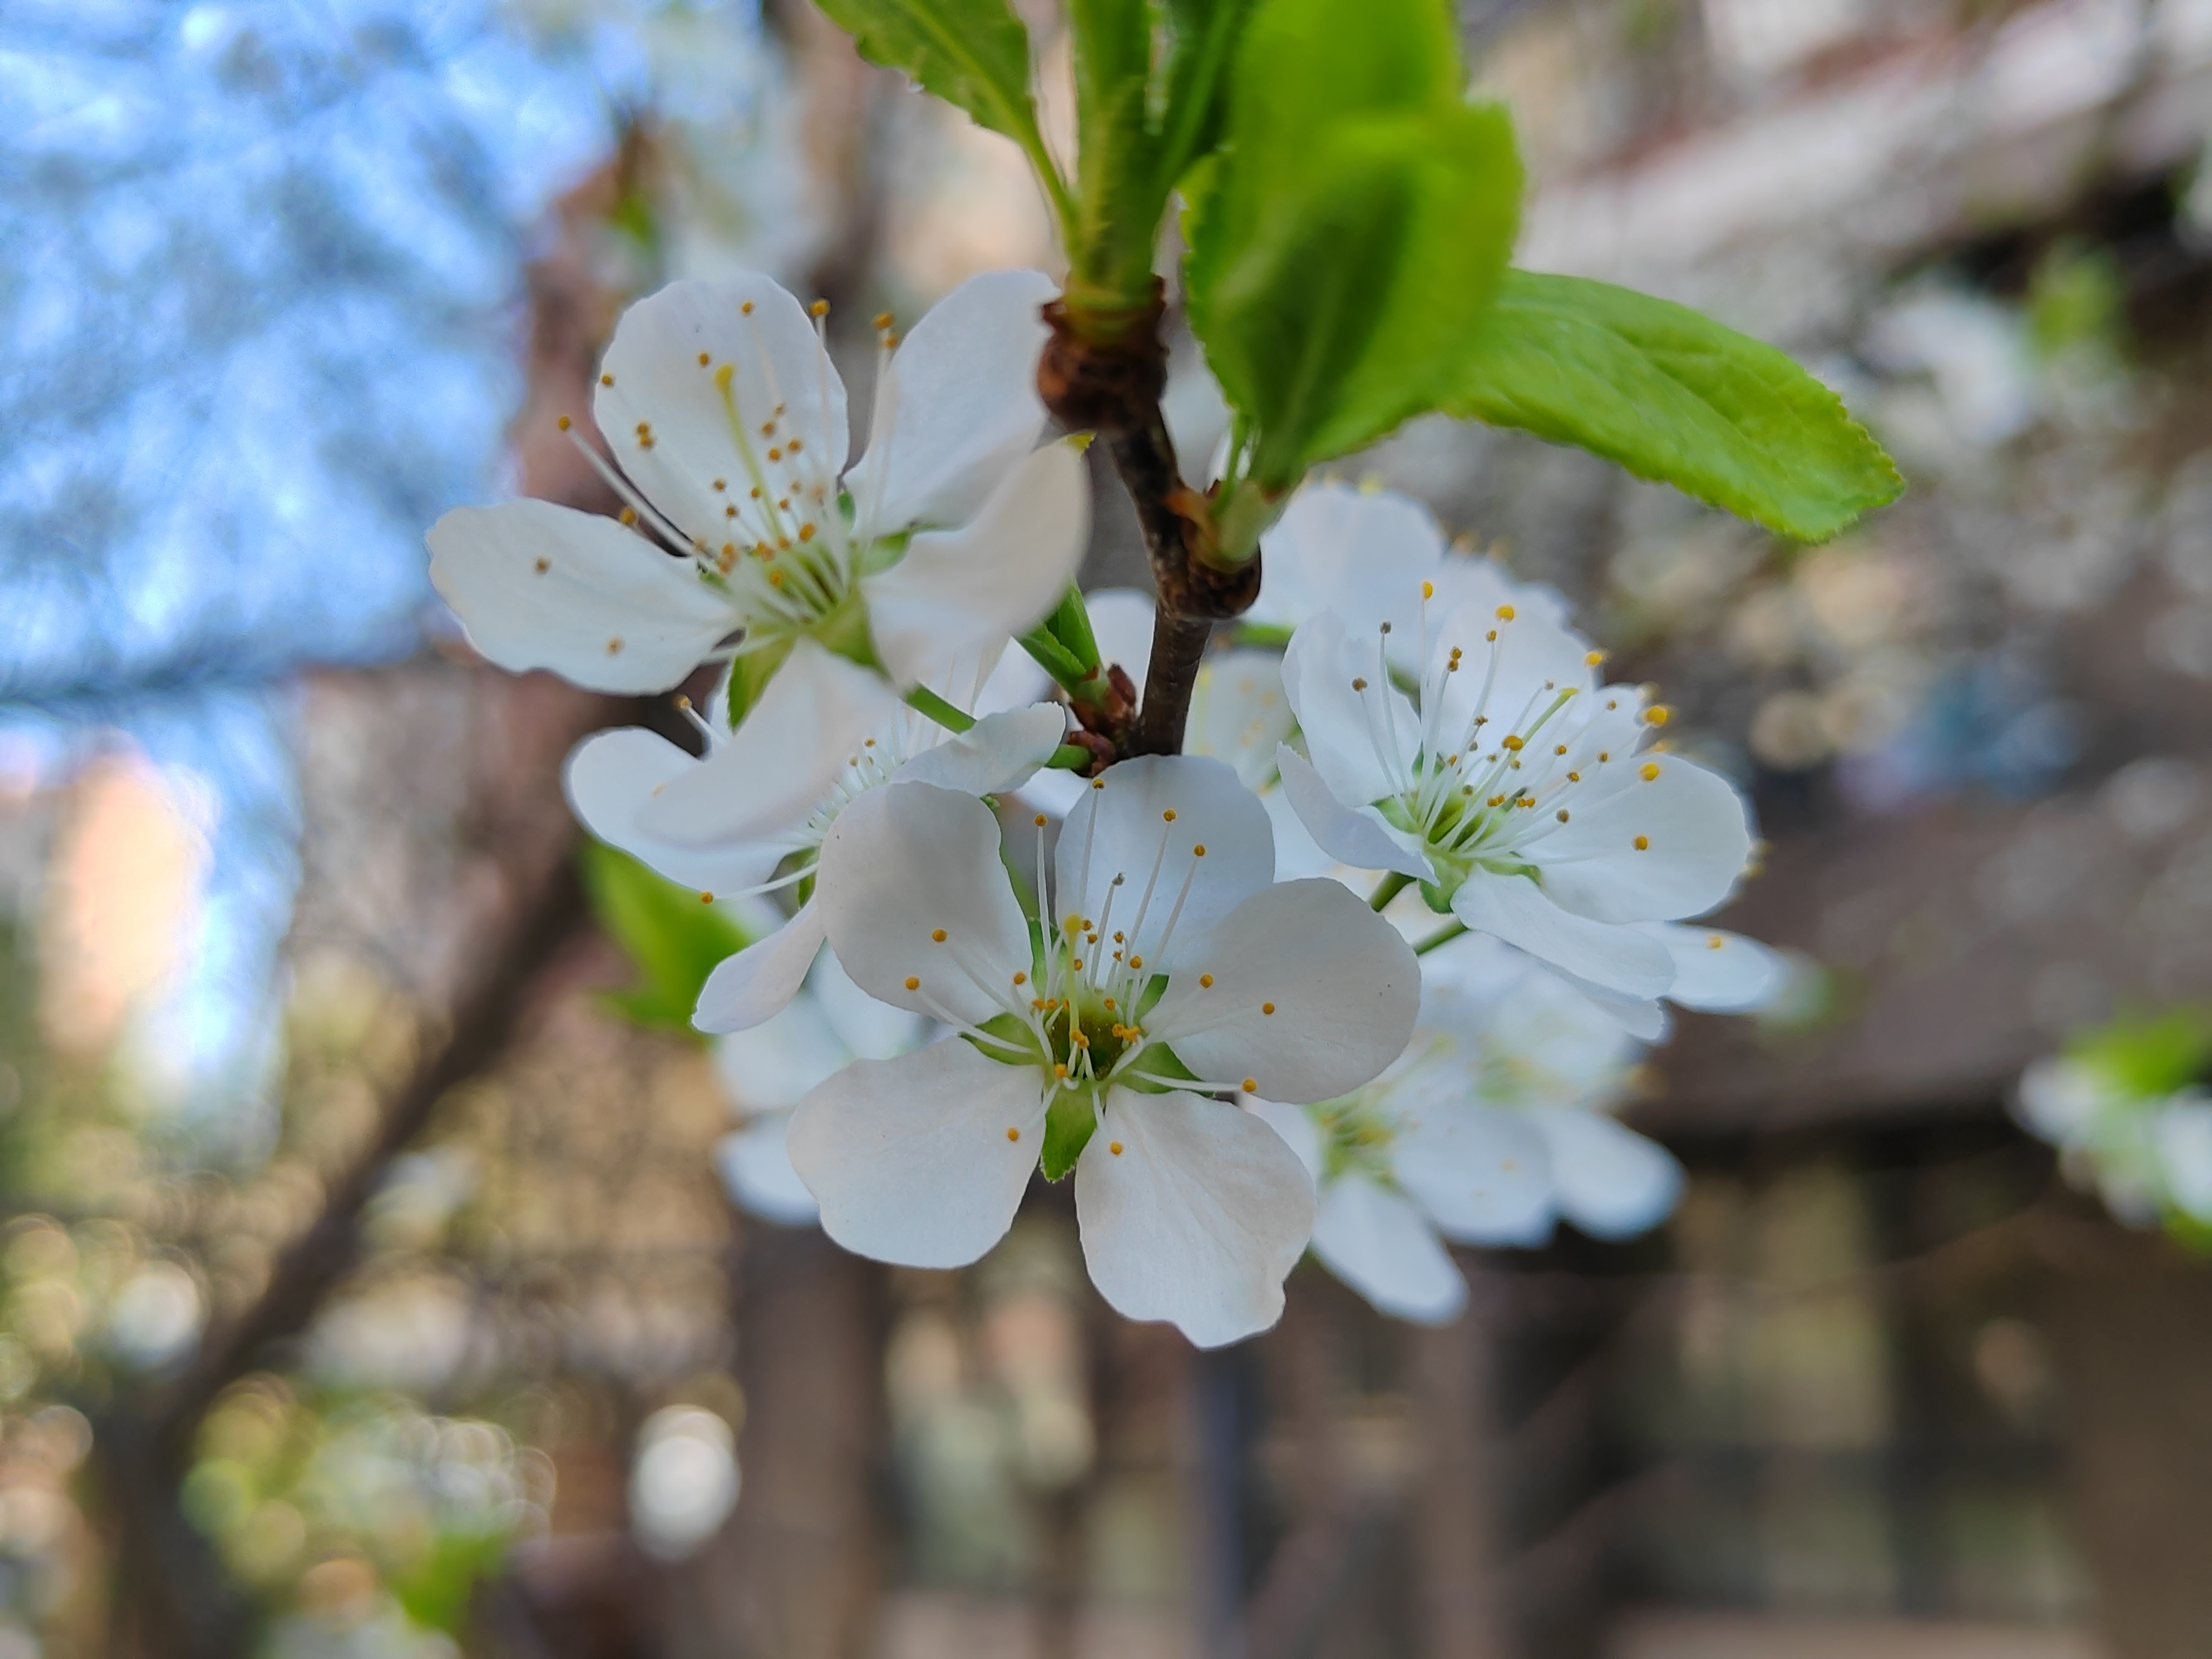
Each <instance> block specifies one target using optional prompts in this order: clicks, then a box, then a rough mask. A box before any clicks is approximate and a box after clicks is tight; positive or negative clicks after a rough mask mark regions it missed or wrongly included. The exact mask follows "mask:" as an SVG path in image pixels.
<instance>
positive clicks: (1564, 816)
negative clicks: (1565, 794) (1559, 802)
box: [1559, 806, 1567, 823]
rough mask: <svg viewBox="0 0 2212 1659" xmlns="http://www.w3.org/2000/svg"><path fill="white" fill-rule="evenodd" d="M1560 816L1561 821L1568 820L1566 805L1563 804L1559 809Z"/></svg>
mask: <svg viewBox="0 0 2212 1659" xmlns="http://www.w3.org/2000/svg"><path fill="white" fill-rule="evenodd" d="M1566 821H1567V809H1566V808H1565V807H1564V806H1562V807H1561V808H1560V809H1559V822H1560V823H1565V822H1566Z"/></svg>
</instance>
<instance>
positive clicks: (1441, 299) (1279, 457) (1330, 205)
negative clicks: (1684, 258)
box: [1187, 0, 1522, 490]
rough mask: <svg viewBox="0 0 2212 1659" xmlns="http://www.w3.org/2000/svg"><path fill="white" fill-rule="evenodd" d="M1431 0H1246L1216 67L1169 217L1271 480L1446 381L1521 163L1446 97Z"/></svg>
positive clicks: (1369, 436) (1332, 450) (1458, 100)
mask: <svg viewBox="0 0 2212 1659" xmlns="http://www.w3.org/2000/svg"><path fill="white" fill-rule="evenodd" d="M1461 85H1462V81H1461V70H1460V60H1459V49H1458V41H1457V35H1456V33H1455V27H1454V24H1453V20H1452V16H1451V14H1450V12H1449V9H1448V8H1446V7H1445V6H1443V5H1442V4H1439V3H1434V0H1396V3H1393V4H1390V5H1387V6H1376V5H1374V4H1372V3H1370V0H1265V3H1263V4H1261V6H1260V8H1259V9H1257V11H1256V12H1255V14H1254V15H1253V17H1252V19H1251V21H1250V22H1249V24H1248V25H1247V26H1246V27H1245V30H1244V34H1243V42H1242V45H1241V46H1239V48H1238V51H1237V61H1236V66H1235V70H1234V73H1233V76H1232V77H1231V90H1230V107H1229V118H1228V125H1227V134H1226V147H1225V149H1224V150H1223V152H1222V153H1221V155H1219V156H1218V159H1217V160H1216V161H1215V162H1214V164H1213V165H1212V167H1210V168H1209V169H1207V177H1206V180H1205V184H1204V186H1203V188H1202V190H1201V191H1200V192H1199V199H1198V200H1197V202H1196V203H1195V204H1194V210H1193V212H1192V214H1191V216H1190V220H1189V222H1188V226H1187V234H1188V239H1189V242H1190V249H1191V253H1190V262H1189V267H1188V289H1189V295H1190V315H1191V320H1192V323H1193V325H1194V327H1195V328H1196V330H1197V332H1198V336H1199V338H1200V340H1201V341H1202V342H1203V343H1205V346H1206V358H1207V361H1208V362H1210V363H1211V364H1212V368H1213V371H1214V373H1215V374H1216V375H1217V376H1218V378H1219V380H1220V381H1221V384H1222V388H1223V390H1224V391H1225V392H1226V393H1227V394H1228V397H1229V400H1230V402H1231V404H1232V405H1233V406H1234V407H1235V408H1236V410H1237V412H1238V414H1239V415H1240V416H1242V417H1243V419H1244V420H1245V421H1246V422H1249V423H1250V424H1251V426H1252V427H1253V428H1255V432H1256V442H1255V448H1254V451H1253V457H1252V461H1251V468H1250V471H1251V476H1252V477H1255V478H1256V479H1257V480H1258V481H1259V483H1261V484H1262V485H1264V486H1266V487H1267V488H1268V489H1273V490H1281V489H1288V488H1289V487H1290V486H1291V485H1292V484H1295V483H1297V480H1298V478H1299V477H1301V476H1302V475H1303V474H1304V471H1306V469H1307V468H1309V467H1310V466H1311V465H1314V464H1315V463H1316V462H1318V461H1322V460H1326V459H1329V458H1330V457H1332V456H1335V455H1340V454H1344V453H1347V452H1349V451H1351V450H1353V449H1358V448H1360V447H1364V446H1365V445H1367V444H1370V443H1372V442H1373V441H1375V440H1376V439H1377V438H1380V437H1382V436H1383V435H1384V434H1386V433H1388V432H1389V431H1390V430H1391V429H1392V428H1394V427H1395V426H1397V425H1398V424H1400V423H1401V422H1403V421H1405V420H1407V418H1409V417H1410V416H1414V415H1417V414H1419V413H1422V412H1423V411H1425V410H1429V409H1433V408H1435V407H1436V406H1437V403H1438V402H1439V401H1440V399H1441V398H1443V396H1445V395H1446V394H1447V393H1448V392H1449V391H1450V390H1452V389H1453V388H1452V383H1451V380H1450V378H1449V366H1450V365H1451V363H1452V362H1454V361H1455V358H1456V357H1457V356H1459V355H1460V354H1462V352H1463V351H1464V350H1465V349H1466V348H1467V346H1468V343H1470V342H1471V340H1472V339H1473V337H1474V330H1475V329H1476V327H1477V326H1478V325H1479V324H1480V317H1481V312H1482V309H1483V307H1484V305H1485V303H1486V301H1487V300H1488V298H1489V296H1490V294H1491V292H1492V289H1493V288H1494V286H1495V284H1496V283H1497V281H1498V276H1499V274H1500V273H1501V272H1502V271H1503V270H1504V267H1505V261H1506V258H1507V257H1508V255H1509V254H1510V252H1512V245H1513V236H1514V232H1515V229H1516V226H1517V222H1518V216H1519V209H1520V197H1521V183H1522V178H1521V165H1520V161H1519V158H1518V156H1517V155H1516V153H1515V150H1514V145H1513V134H1512V125H1511V122H1510V119H1509V118H1507V116H1506V114H1505V112H1504V110H1502V109H1501V108H1499V107H1498V106H1495V105H1469V104H1467V103H1465V102H1463V101H1462V97H1461Z"/></svg>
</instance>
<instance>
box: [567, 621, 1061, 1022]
mask: <svg viewBox="0 0 2212 1659" xmlns="http://www.w3.org/2000/svg"><path fill="white" fill-rule="evenodd" d="M980 666H981V659H973V658H971V659H969V669H968V673H967V675H966V677H965V678H966V684H965V685H964V686H956V685H955V684H953V678H954V674H953V671H946V672H945V674H943V675H940V676H939V678H940V682H941V683H942V684H944V685H945V689H946V690H947V691H948V692H950V693H952V694H953V695H951V696H947V697H946V699H945V700H946V701H948V702H951V703H952V704H953V705H954V707H955V708H961V709H963V711H964V709H965V708H975V707H977V706H979V699H981V698H984V697H986V696H987V693H988V684H987V682H986V681H985V679H984V677H983V676H982V675H981V672H980ZM983 706H987V705H983ZM715 707H716V708H717V710H718V711H720V710H721V709H723V708H725V702H724V700H723V699H722V698H720V697H717V698H716V699H715ZM692 719H693V720H694V722H695V723H696V726H698V729H699V731H700V732H701V734H702V737H703V738H704V739H705V742H706V744H707V753H706V755H705V756H704V757H703V758H702V757H694V756H693V755H691V754H690V753H689V752H688V751H687V750H684V749H681V748H679V747H678V745H676V744H672V743H671V742H669V741H668V739H667V738H663V737H661V736H659V734H658V733H656V732H649V731H647V730H646V729H645V728H643V727H641V726H626V727H623V728H620V729H617V730H615V731H611V732H599V733H598V734H597V735H595V736H593V737H590V738H586V739H585V740H584V741H583V742H582V743H580V744H578V745H577V746H576V749H575V750H574V753H573V754H571V755H570V756H569V757H568V775H567V783H568V800H569V804H570V805H571V806H573V807H574V809H575V812H576V816H577V817H579V818H580V819H582V820H583V822H584V823H585V825H586V828H588V829H590V830H591V831H592V834H594V835H596V836H599V839H600V840H602V841H605V842H609V843H611V844H612V845H613V846H616V847H618V848H622V850H623V851H624V852H626V853H629V854H631V855H632V856H633V857H635V858H638V859H641V860H643V861H644V862H645V863H646V864H647V865H649V866H652V867H653V869H655V870H657V871H659V872H660V873H661V874H662V875H664V876H666V877H667V878H669V879H670V880H671V881H678V882H681V883H683V884H685V885H687V886H691V887H696V888H698V889H700V890H701V891H702V894H705V895H707V896H709V897H710V898H734V897H738V896H744V895H750V894H756V893H763V892H773V891H791V892H794V893H796V894H798V895H799V900H800V902H799V905H798V907H797V909H796V910H795V912H794V913H793V915H792V916H791V917H790V919H789V920H788V921H786V922H784V923H783V925H782V926H781V927H778V928H776V929H775V930H774V931H773V932H771V933H769V934H767V935H766V936H765V937H764V938H762V939H757V940H756V941H755V942H754V943H752V944H751V945H748V946H746V947H745V949H744V950H743V951H738V953H737V954H736V955H735V956H733V957H730V958H729V959H728V960H726V962H724V963H722V964H721V965H720V967H718V968H716V969H715V970H714V973H713V974H712V975H710V976H709V977H708V981H707V983H706V985H705V986H704V987H702V989H701V991H700V994H699V1006H698V1008H697V1009H696V1012H694V1014H693V1016H692V1019H693V1023H694V1024H696V1025H697V1026H698V1027H699V1029H700V1030H703V1031H714V1032H725V1033H726V1032H732V1031H742V1030H747V1029H748V1028H750V1027H751V1026H754V1025H757V1024H760V1023H761V1022H762V1021H763V1020H766V1019H769V1018H771V1017H772V1016H774V1015H775V1013H777V1012H778V1011H780V1010H781V1009H782V1008H783V1007H784V1006H785V1005H786V1004H787V1003H788V1002H789V1001H790V1000H791V999H792V997H793V995H794V994H796V993H797V992H798V989H799V985H800V983H801V981H804V980H805V977H806V974H807V970H808V969H809V968H811V966H812V965H813V963H814V959H815V957H816V955H817V952H818V951H820V950H821V948H822V939H823V933H822V915H821V912H820V910H819V908H818V907H817V904H816V902H814V899H813V896H812V895H811V892H810V891H809V889H810V886H811V883H812V880H813V877H814V872H815V863H816V859H817V854H818V852H819V849H820V848H821V846H822V842H823V836H826V835H827V834H828V833H829V829H830V827H831V825H833V824H834V823H836V820H837V816H838V814H839V813H840V812H841V811H843V810H844V809H845V808H846V807H847V806H848V805H849V804H850V803H851V802H852V801H853V800H854V799H855V798H856V797H857V796H859V795H860V794H862V793H866V791H868V790H870V789H873V788H876V787H879V786H880V785H883V784H885V783H888V782H890V781H893V780H896V779H915V780H920V781H926V782H930V783H936V784H940V785H943V786H944V787H947V788H952V789H959V790H963V791H966V792H967V793H971V794H978V795H981V794H988V793H994V792H995V791H998V790H1001V789H1012V788H1014V787H1018V786H1019V785H1020V784H1022V783H1024V782H1026V781H1028V780H1029V778H1030V775H1031V774H1032V773H1034V772H1035V771H1036V769H1037V768H1038V767H1039V766H1040V765H1042V763H1044V761H1045V760H1046V759H1047V758H1048V757H1050V755H1051V754H1052V752H1053V750H1054V749H1055V748H1057V747H1058V746H1059V744H1060V736H1061V733H1062V732H1064V731H1065V729H1066V714H1065V713H1064V712H1063V711H1062V710H1061V709H1060V708H1059V706H1058V705H1056V704H1052V703H1036V704H1032V705H1030V706H1028V707H1025V708H1008V709H1000V710H999V711H997V712H995V713H988V714H984V715H983V716H982V718H981V719H980V720H976V721H975V725H974V726H971V727H970V728H969V730H967V731H965V732H959V733H957V734H956V733H953V732H948V731H947V730H946V729H945V727H943V726H939V725H937V724H936V723H934V722H933V721H932V720H927V719H925V718H924V717H923V716H921V714H917V713H916V712H915V711H914V710H913V709H911V708H908V707H906V706H905V705H904V704H903V703H902V702H900V701H899V700H898V698H896V696H893V695H892V694H891V692H890V690H889V689H888V688H887V687H886V686H885V685H884V682H883V681H882V679H881V678H879V677H878V676H877V675H875V674H872V673H870V672H869V671H866V670H865V669H862V668H859V667H857V666H855V665H854V664H852V663H850V662H848V661H847V660H846V659H843V658H842V657H838V656H835V655H833V654H831V653H829V651H827V650H826V649H824V648H823V647H821V646H820V645H817V644H816V643H815V642H814V641H811V640H801V641H799V642H798V643H797V644H795V645H794V646H793V647H792V652H791V655H790V657H789V659H787V661H786V662H785V664H784V665H783V668H782V669H781V671H780V672H779V673H778V674H777V675H776V677H775V679H773V680H772V681H770V682H769V687H768V690H766V691H765V692H764V693H763V695H762V696H761V699H760V701H759V702H757V703H756V704H755V705H754V706H753V707H752V708H751V709H750V710H749V711H748V712H747V714H746V715H745V718H744V720H742V721H740V722H739V723H738V726H736V727H735V729H732V728H731V727H730V726H729V725H728V723H727V721H726V718H725V717H724V716H723V715H722V714H720V713H719V712H718V714H717V716H716V717H715V718H714V719H713V720H709V719H708V718H706V717H705V716H702V715H699V714H696V713H695V714H693V715H692Z"/></svg>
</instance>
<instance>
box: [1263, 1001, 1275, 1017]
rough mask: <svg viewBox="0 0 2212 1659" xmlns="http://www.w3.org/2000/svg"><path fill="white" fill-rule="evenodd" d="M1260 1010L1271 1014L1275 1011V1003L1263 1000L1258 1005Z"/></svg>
mask: <svg viewBox="0 0 2212 1659" xmlns="http://www.w3.org/2000/svg"><path fill="white" fill-rule="evenodd" d="M1260 1012H1261V1013H1263V1014H1272V1013H1273V1012H1275V1005H1274V1004H1273V1003H1272V1002H1263V1003H1261V1005H1260Z"/></svg>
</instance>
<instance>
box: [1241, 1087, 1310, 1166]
mask: <svg viewBox="0 0 2212 1659" xmlns="http://www.w3.org/2000/svg"><path fill="white" fill-rule="evenodd" d="M1241 1104H1242V1105H1243V1108H1244V1109H1245V1110H1246V1111H1248V1112H1249V1113H1251V1114H1252V1115H1254V1116H1255V1117H1256V1118H1258V1119H1259V1120H1260V1121H1261V1122H1263V1123H1265V1124H1266V1125H1267V1127H1269V1128H1271V1129H1273V1131H1274V1132H1275V1133H1277V1134H1279V1135H1280V1136H1282V1138H1283V1144H1284V1145H1285V1146H1288V1147H1289V1148H1290V1149H1291V1151H1292V1152H1296V1153H1297V1155H1298V1162H1299V1163H1301V1164H1304V1165H1305V1166H1306V1173H1307V1174H1308V1175H1309V1176H1312V1177H1313V1178H1314V1180H1315V1181H1316V1182H1318V1181H1319V1180H1320V1179H1321V1164H1322V1158H1321V1152H1322V1148H1321V1126H1320V1125H1319V1124H1317V1123H1316V1122H1315V1121H1313V1114H1312V1113H1310V1112H1309V1111H1307V1110H1306V1109H1305V1108H1304V1107H1303V1106H1291V1105H1288V1104H1285V1103H1284V1102H1282V1101H1279V1100H1269V1099H1267V1097H1264V1096H1261V1095H1245V1096H1243V1097H1241Z"/></svg>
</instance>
